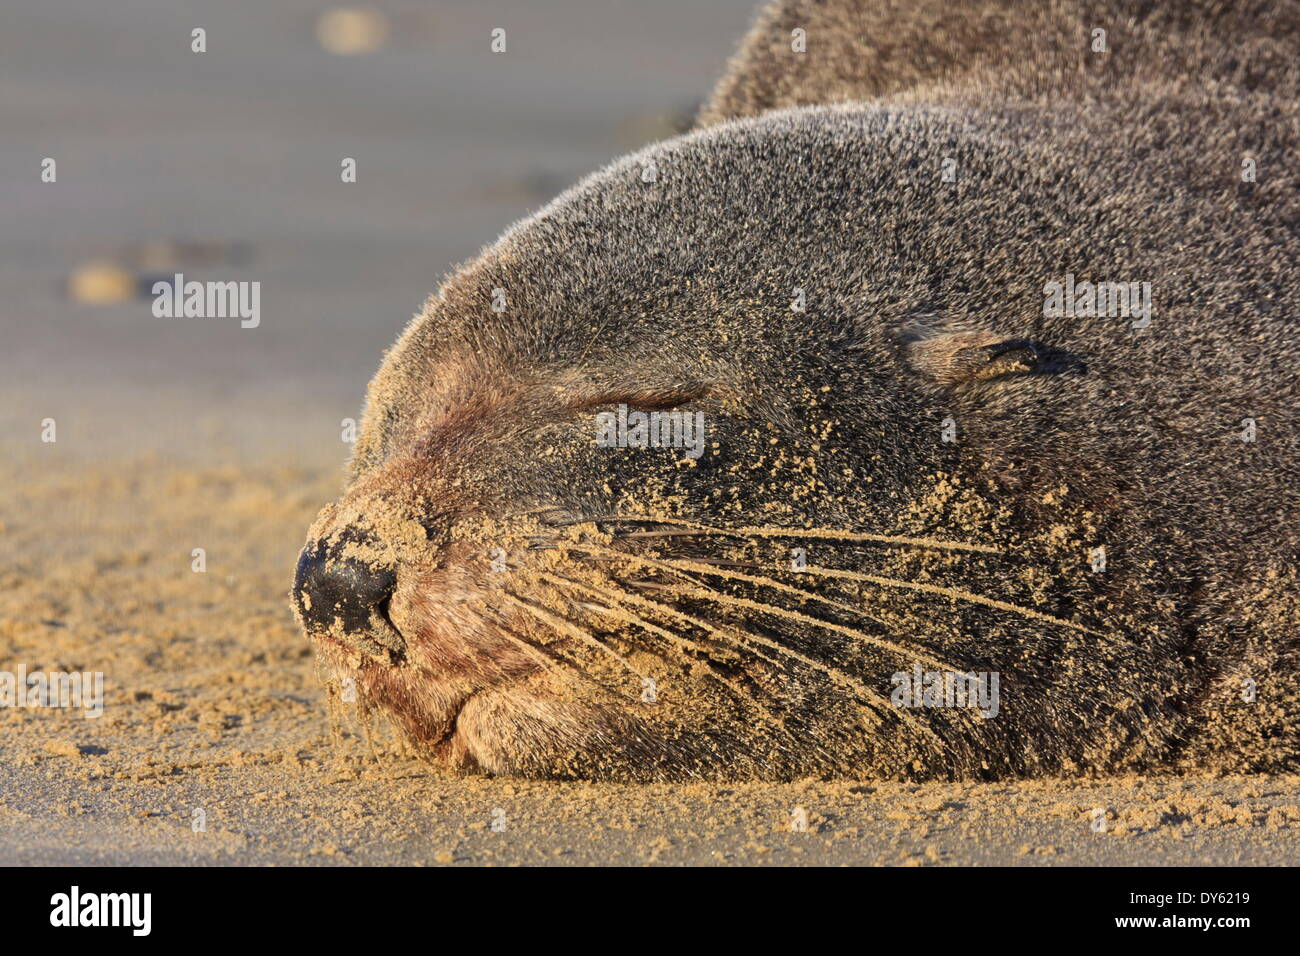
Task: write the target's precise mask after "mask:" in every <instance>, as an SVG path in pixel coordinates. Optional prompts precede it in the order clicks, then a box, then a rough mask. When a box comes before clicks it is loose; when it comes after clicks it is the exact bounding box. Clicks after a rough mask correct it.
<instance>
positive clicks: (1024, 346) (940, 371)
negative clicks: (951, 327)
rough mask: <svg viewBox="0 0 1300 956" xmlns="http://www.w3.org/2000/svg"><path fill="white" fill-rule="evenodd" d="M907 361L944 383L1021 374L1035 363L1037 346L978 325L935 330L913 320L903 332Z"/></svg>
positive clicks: (1032, 368) (975, 380)
mask: <svg viewBox="0 0 1300 956" xmlns="http://www.w3.org/2000/svg"><path fill="white" fill-rule="evenodd" d="M902 345H903V349H904V352H905V354H906V357H907V361H908V363H909V364H910V365H911V366H912V367H913V368H915V369H916V370H917V371H919V372H921V373H922V374H924V375H926V376H928V377H929V378H932V379H934V380H935V381H936V382H940V383H942V384H944V385H958V384H961V383H963V382H984V381H988V380H989V379H991V378H1001V377H1002V376H1004V375H1023V374H1026V373H1028V372H1032V371H1033V370H1034V369H1036V368H1037V367H1038V364H1039V359H1040V358H1041V356H1040V353H1039V350H1038V348H1037V346H1035V345H1034V344H1033V343H1032V342H1029V341H1027V340H1026V339H1008V338H1005V337H1003V336H1001V335H996V334H994V333H993V332H988V331H985V330H979V329H963V330H960V331H947V332H945V331H937V330H935V329H934V328H933V326H930V325H926V324H923V323H921V322H916V323H913V324H911V325H909V326H908V327H907V329H905V330H904V332H903V335H902Z"/></svg>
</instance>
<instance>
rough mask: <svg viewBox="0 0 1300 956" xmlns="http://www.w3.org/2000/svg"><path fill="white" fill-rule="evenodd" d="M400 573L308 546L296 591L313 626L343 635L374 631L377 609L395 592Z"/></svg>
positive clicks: (301, 609) (302, 611) (301, 610)
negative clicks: (339, 632)
mask: <svg viewBox="0 0 1300 956" xmlns="http://www.w3.org/2000/svg"><path fill="white" fill-rule="evenodd" d="M396 586H397V575H396V574H395V573H394V572H393V571H392V570H391V569H389V568H382V567H380V568H376V567H372V566H370V565H368V564H364V563H363V562H361V561H355V560H353V559H351V558H340V557H334V556H331V555H330V554H329V553H328V552H327V551H326V550H325V549H324V548H321V547H319V546H318V547H312V546H310V545H309V546H308V547H307V548H304V549H303V552H302V555H301V556H300V557H299V558H298V572H297V574H296V575H295V576H294V584H293V594H294V601H295V602H296V603H297V605H298V611H299V613H300V614H302V619H303V621H304V623H306V624H307V626H308V627H309V628H314V629H319V630H322V631H330V632H337V631H339V630H340V629H341V630H342V632H343V634H342V635H341V636H351V635H367V634H372V633H373V632H374V630H375V628H376V622H375V620H374V617H375V610H376V608H378V607H379V606H380V605H382V604H383V603H384V602H385V601H387V600H388V598H389V597H390V596H391V595H392V593H393V589H394V588H396Z"/></svg>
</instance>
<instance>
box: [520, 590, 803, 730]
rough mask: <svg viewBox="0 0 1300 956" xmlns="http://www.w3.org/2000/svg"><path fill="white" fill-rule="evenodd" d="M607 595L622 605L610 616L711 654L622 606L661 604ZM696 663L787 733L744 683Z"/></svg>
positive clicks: (708, 664) (772, 724)
mask: <svg viewBox="0 0 1300 956" xmlns="http://www.w3.org/2000/svg"><path fill="white" fill-rule="evenodd" d="M543 577H544V578H545V579H547V580H550V581H552V582H553V583H555V584H557V585H561V586H563V585H568V586H571V587H573V588H575V589H576V590H579V591H583V592H586V593H598V592H597V591H596V590H595V589H594V588H589V587H587V586H586V585H583V584H580V583H579V582H577V581H574V580H573V579H571V578H565V577H558V576H554V575H543ZM606 596H607V597H609V598H611V599H612V600H613V601H614V603H616V604H619V605H620V608H619V610H614V609H613V608H606V609H605V610H606V611H608V612H609V613H610V614H613V615H616V616H623V617H626V619H627V620H630V621H632V622H633V623H635V624H636V625H637V626H638V627H641V628H643V629H644V630H646V631H648V632H650V633H651V634H654V635H656V636H658V637H661V638H663V639H664V640H666V641H668V642H669V643H671V644H673V645H674V646H675V647H683V646H684V647H686V648H687V649H688V650H694V651H696V652H697V653H702V654H707V653H708V648H706V647H704V646H702V645H700V644H698V643H696V642H695V641H692V640H690V639H688V638H684V637H682V636H681V635H680V634H676V633H674V632H672V631H669V630H667V629H666V628H662V627H660V626H659V625H657V624H655V623H653V622H651V621H647V620H646V619H645V618H643V617H641V616H640V615H639V614H635V613H633V612H632V611H629V610H627V608H626V607H623V606H622V605H624V604H625V603H631V604H634V605H646V604H649V605H651V606H652V607H655V608H657V609H662V605H660V604H659V603H658V602H656V601H650V600H649V599H646V598H642V597H640V596H639V595H635V594H629V593H626V592H619V593H618V594H617V595H614V594H609V595H606ZM693 662H694V663H697V664H700V665H703V667H704V668H705V672H706V673H707V674H708V676H709V677H711V678H713V679H714V680H715V681H717V682H718V683H720V684H722V685H723V686H724V687H726V688H727V689H728V690H730V691H731V692H732V693H733V694H735V695H736V696H737V697H739V698H741V699H742V700H744V701H745V702H746V703H748V704H749V705H750V706H751V707H752V708H753V709H754V711H755V712H756V713H757V714H758V715H759V717H760V718H761V719H762V720H763V721H764V722H766V723H767V724H769V725H770V726H772V727H773V728H775V729H777V730H779V731H781V732H782V733H785V732H786V729H785V728H784V727H783V726H781V724H780V723H779V722H777V720H776V719H775V718H773V717H772V716H771V714H770V713H769V712H768V708H767V707H765V706H764V705H763V704H762V703H761V702H760V701H758V700H756V699H755V698H754V696H753V695H752V694H751V693H750V692H749V690H748V689H747V688H745V686H744V685H743V684H741V683H740V682H739V681H737V680H734V679H733V678H730V677H728V676H726V675H725V674H722V673H719V671H718V669H717V668H716V667H714V666H713V664H711V663H710V662H708V661H693Z"/></svg>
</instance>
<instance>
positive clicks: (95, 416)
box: [0, 0, 755, 462]
mask: <svg viewBox="0 0 1300 956" xmlns="http://www.w3.org/2000/svg"><path fill="white" fill-rule="evenodd" d="M754 6H755V4H754V3H753V2H752V0H708V2H707V3H699V2H697V0H655V2H653V3H648V2H644V0H640V2H638V0H441V2H433V0H429V2H415V0H391V2H385V3H378V4H374V5H371V6H364V7H339V6H334V5H331V4H330V3H328V2H324V0H112V2H107V3H106V2H103V0H27V2H23V0H3V3H0V10H2V11H3V12H2V15H0V20H2V25H0V129H2V130H3V136H2V137H0V170H3V177H0V425H2V426H3V446H0V447H3V449H4V451H5V453H6V455H7V456H8V457H9V459H10V461H11V462H14V461H15V460H16V459H17V460H21V459H23V458H26V456H27V455H28V454H37V455H39V454H44V453H45V452H44V451H42V445H41V443H40V423H41V421H42V420H43V419H46V418H54V419H55V420H56V422H57V424H58V453H59V457H60V458H61V459H63V460H64V461H65V462H66V461H69V460H71V459H75V458H77V457H80V456H92V457H94V458H97V459H101V460H102V459H104V458H106V457H107V458H121V457H135V456H138V455H140V454H146V453H157V454H159V455H163V456H174V457H176V458H178V459H185V458H190V457H193V456H198V457H199V458H200V459H202V458H205V457H208V456H212V455H220V456H221V457H222V459H223V460H228V459H229V458H232V457H233V458H240V457H244V456H252V457H256V456H258V455H262V454H264V453H265V452H266V450H267V449H274V451H275V452H276V453H277V455H283V454H286V453H289V454H300V455H302V456H304V457H305V459H310V460H312V461H321V462H324V461H330V460H333V459H337V460H338V461H339V462H341V461H342V460H343V459H344V458H345V457H346V455H347V452H348V449H347V448H346V446H344V445H342V444H341V443H340V438H339V430H340V428H339V422H340V420H341V419H342V418H344V417H347V416H356V415H357V413H358V411H359V408H360V403H361V399H362V395H363V390H364V387H365V384H366V382H367V380H368V379H369V377H370V376H371V375H372V374H373V372H374V370H375V369H376V368H377V366H378V364H379V361H380V358H381V353H382V351H383V349H384V348H386V347H387V346H388V345H389V344H390V343H391V342H392V341H393V339H394V338H395V337H396V335H397V334H398V332H399V331H400V330H401V328H402V327H403V325H404V324H405V323H406V321H407V320H408V319H409V318H410V316H411V315H412V314H413V313H414V312H416V311H417V310H418V309H419V308H420V305H421V303H422V302H423V300H424V299H425V297H426V296H427V295H429V294H430V293H431V292H433V291H434V290H435V289H436V288H437V286H438V284H439V282H440V281H441V279H442V277H443V276H444V275H445V274H446V273H447V271H448V270H449V269H451V268H452V267H453V266H454V265H456V264H457V263H459V262H462V261H464V260H465V259H467V258H470V257H472V256H473V255H474V254H475V253H476V252H477V251H478V250H479V249H480V248H481V247H482V246H483V245H484V244H485V243H488V242H491V241H492V240H493V238H494V237H495V236H496V235H497V234H499V233H500V232H501V231H502V229H504V228H505V227H506V226H507V225H508V224H510V223H511V222H513V221H514V220H515V219H517V218H519V217H520V216H523V215H525V214H527V213H528V212H529V211H531V210H533V209H536V208H537V207H539V206H540V205H543V204H544V203H545V202H546V201H548V200H549V199H550V198H552V197H553V196H554V195H555V194H556V193H558V192H559V191H561V190H562V189H563V188H565V187H567V186H569V185H571V184H572V183H574V182H576V181H577V180H579V179H580V178H582V177H583V176H584V175H585V174H587V173H589V172H591V171H594V170H595V169H597V168H599V167H600V166H602V165H603V164H605V163H606V162H608V161H610V160H611V159H613V158H615V157H616V156H618V155H620V154H622V153H625V152H627V151H629V150H632V149H635V148H637V147H639V146H641V145H643V144H645V143H647V142H651V141H654V140H657V139H661V138H663V137H665V136H669V135H672V134H673V133H675V132H677V131H679V130H681V129H682V128H684V127H686V126H687V125H689V123H690V120H691V117H692V114H693V112H694V110H695V109H696V107H697V106H698V104H699V102H700V101H701V99H702V98H703V97H704V96H705V95H706V94H707V92H708V91H709V89H710V87H711V86H712V84H713V83H714V81H715V80H716V79H717V77H718V76H719V75H720V73H721V71H722V69H723V66H724V64H725V62H726V59H727V57H728V56H729V55H730V54H731V52H732V51H733V49H734V48H735V46H736V44H737V42H738V41H739V39H740V37H741V36H742V35H743V33H744V31H745V29H746V27H747V26H748V24H749V21H750V18H751V16H752V14H753V10H754ZM196 28H202V29H203V30H204V31H205V34H206V36H205V40H206V51H205V52H194V51H193V50H192V49H191V45H192V42H193V41H192V31H193V30H194V29H196ZM496 28H501V29H503V30H505V38H506V51H505V52H504V53H494V52H492V49H491V39H492V36H491V35H492V31H493V30H494V29H496ZM47 157H48V158H52V159H54V160H55V162H56V175H57V179H56V181H55V182H53V183H46V182H42V179H41V172H42V163H43V161H44V160H45V159H46V158H47ZM344 157H352V158H355V160H356V163H357V181H356V182H355V183H343V182H342V181H341V177H340V173H341V166H340V164H341V162H342V160H343V158H344ZM176 272H182V273H184V275H185V277H186V279H187V280H199V281H205V280H216V281H230V280H235V281H260V282H261V284H262V285H261V324H260V326H259V327H258V328H254V329H243V328H241V327H240V323H239V321H238V320H237V319H220V318H204V319H194V318H191V319H183V318H174V319H173V318H156V317H155V316H154V315H153V314H152V298H153V297H152V294H151V292H150V291H149V288H150V285H151V284H152V281H154V280H156V279H160V278H167V279H169V278H170V277H171V276H172V275H173V274H174V273H176Z"/></svg>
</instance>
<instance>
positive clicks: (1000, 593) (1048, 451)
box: [294, 0, 1300, 780]
mask: <svg viewBox="0 0 1300 956" xmlns="http://www.w3.org/2000/svg"><path fill="white" fill-rule="evenodd" d="M1297 24H1300V16H1297V12H1296V8H1295V6H1294V5H1293V4H1289V3H1288V4H1281V5H1268V6H1267V7H1265V6H1263V5H1261V6H1259V7H1258V8H1255V7H1251V6H1249V5H1247V6H1236V5H1234V6H1232V7H1231V8H1229V7H1228V6H1226V5H1218V4H1208V3H1206V4H1197V3H1192V4H1186V3H1180V4H1172V3H1171V4H1149V3H1147V4H1126V3H1118V2H1112V3H1083V4H1062V3H1042V4H1027V3H1026V4H1021V3H1016V4H999V3H977V4H972V5H966V6H964V7H963V8H962V9H960V10H950V9H949V8H948V7H947V6H946V5H943V4H939V3H937V2H936V3H927V2H921V3H917V4H911V5H909V6H908V7H907V8H906V9H905V10H904V9H899V8H896V7H894V6H893V5H889V4H884V3H874V2H856V3H854V2H847V0H833V2H829V3H818V4H813V3H807V4H804V3H783V4H776V5H774V6H771V7H769V8H766V9H765V10H764V11H763V12H762V13H761V14H760V15H759V17H758V20H757V21H756V23H755V25H754V27H753V29H752V31H751V33H750V35H749V37H748V38H747V39H746V40H745V42H744V43H743V45H742V48H741V51H740V53H739V54H738V55H737V57H736V58H735V59H734V60H733V62H732V64H731V66H730V67H729V69H728V71H727V73H726V75H725V77H724V79H723V81H722V82H721V84H720V85H719V87H718V90H717V91H716V92H715V94H714V96H713V97H712V99H711V100H710V102H709V103H708V104H707V105H706V106H705V108H704V110H703V111H702V113H701V117H700V123H699V128H698V129H697V130H695V131H693V132H691V133H689V134H687V135H685V136H683V137H680V138H677V139H674V140H669V141H667V142H664V143H661V144H657V145H655V146H652V147H649V148H647V149H645V150H643V151H641V152H639V153H637V154H634V155H632V156H629V157H627V158H625V159H623V160H621V161H619V162H617V163H615V164H613V165H612V166H610V167H608V168H607V169H605V170H602V171H600V172H599V173H597V174H595V175H593V176H592V177H590V178H589V179H587V180H586V181H584V182H583V183H581V184H579V185H578V186H576V187H575V188H573V189H571V190H569V191H568V192H566V193H564V194H563V195H561V196H560V197H558V198H557V199H556V200H555V201H554V202H552V203H551V204H550V205H549V206H547V207H546V208H544V209H543V210H541V211H540V212H538V213H537V214H536V215H534V216H532V217H531V218H529V219H527V220H524V221H523V222H521V223H519V224H517V225H516V226H514V227H512V228H511V229H510V230H509V231H507V232H506V233H505V234H504V235H503V236H502V238H501V239H500V240H499V241H498V242H497V243H496V244H495V245H493V246H492V247H490V248H489V249H487V250H485V251H484V253H483V254H482V255H481V256H480V257H479V258H478V259H477V260H476V261H474V262H472V263H470V264H469V265H467V266H466V267H464V268H462V269H460V270H459V271H458V272H456V273H455V274H454V275H452V276H450V277H449V278H448V279H447V280H446V282H445V283H444V284H443V286H442V288H441V289H440V290H439V292H438V293H437V294H436V295H435V296H434V297H433V298H431V299H430V301H429V302H428V303H427V305H426V307H425V309H424V310H423V311H422V313H421V314H420V315H418V316H417V317H416V318H415V319H414V320H413V321H412V323H411V324H410V326H408V328H407V330H406V331H405V333H404V334H403V336H402V337H401V339H400V340H399V341H398V343H397V345H396V346H395V347H394V348H393V349H392V350H391V351H390V352H389V354H388V355H387V356H386V358H385V361H384V364H383V366H382V368H381V369H380V371H379V373H378V374H377V375H376V377H375V380H374V381H373V382H372V384H371V387H370V391H369V394H368V396H367V401H366V408H365V414H364V419H363V423H362V435H361V439H360V441H359V443H358V445H357V449H356V453H355V456H354V460H353V462H352V465H351V473H350V480H349V484H348V487H347V489H346V490H345V493H344V494H343V496H342V497H341V498H340V500H339V501H338V502H336V503H334V504H332V505H330V506H328V507H327V508H325V509H324V511H322V513H321V515H320V517H319V518H318V519H317V521H316V523H315V524H314V525H313V527H312V529H311V531H310V532H309V538H308V543H307V546H306V547H305V548H304V551H303V555H302V558H301V559H300V562H299V568H298V575H297V580H296V582H295V602H294V603H295V608H296V610H297V612H298V614H299V616H300V619H301V620H302V622H303V624H304V626H305V628H306V630H307V632H308V633H309V635H311V636H312V638H313V639H314V640H315V642H316V645H317V648H318V652H319V654H320V657H321V659H322V661H323V662H324V663H325V665H326V667H327V670H328V672H329V673H330V674H331V675H332V676H331V679H336V680H351V681H354V682H355V686H356V687H357V689H358V691H359V693H360V699H361V701H362V703H363V704H364V706H366V707H367V708H368V709H370V710H374V711H379V712H381V713H383V714H385V715H387V716H388V717H390V718H391V719H392V720H393V721H394V722H395V723H396V724H397V725H398V726H399V727H400V728H401V729H402V731H403V732H404V733H405V734H406V735H407V737H408V738H409V739H410V740H411V741H412V742H413V743H414V744H415V745H416V746H418V747H419V748H421V749H423V750H425V751H426V752H428V753H429V754H431V755H433V756H435V757H437V758H438V759H441V760H443V761H445V762H447V763H449V764H451V765H453V766H457V767H462V768H467V769H477V770H483V771H487V772H492V773H504V774H522V775H530V776H557V777H558V776H578V777H589V778H598V779H636V780H651V779H684V778H691V777H703V778H712V779H741V778H754V777H761V778H769V779H783V778H791V777H797V776H806V775H854V776H892V777H899V776H944V777H990V776H998V775H1024V774H1039V773H1073V772H1090V773H1101V772H1117V771H1123V770H1145V771H1151V770H1158V769H1176V768H1180V767H1183V768H1188V767H1190V768H1201V769H1204V768H1212V769H1221V770H1223V769H1233V770H1244V769H1278V768H1287V767H1294V766H1295V764H1296V761H1297V753H1298V752H1300V743H1298V741H1297V731H1296V729H1295V728H1296V727H1297V726H1298V725H1300V724H1298V718H1300V692H1298V691H1297V683H1296V676H1297V666H1296V664H1297V647H1296V637H1295V633H1296V629H1295V624H1296V623H1297V618H1300V604H1298V601H1297V597H1296V588H1295V583H1296V573H1297V572H1296V565H1297V550H1298V549H1300V527H1298V526H1297V518H1296V514H1297V507H1296V506H1297V504H1300V501H1298V500H1297V499H1298V498H1300V473H1298V472H1300V432H1298V431H1297V424H1298V423H1297V422H1296V408H1297V400H1298V399H1300V371H1298V370H1297V359H1298V358H1300V356H1298V355H1297V351H1298V350H1297V347H1296V345H1295V340H1294V334H1293V323H1294V321H1295V317H1296V306H1297V302H1298V301H1300V280H1298V279H1297V272H1296V268H1295V267H1296V265H1297V262H1298V261H1300V255H1298V253H1300V239H1298V238H1297V223H1298V222H1300V217H1298V216H1297V212H1298V211H1300V204H1298V202H1297V198H1296V197H1297V192H1296V182H1295V164H1294V159H1295V156H1296V155H1297V149H1296V147H1297V141H1298V139H1300V126H1298V125H1297V113H1296V80H1297V67H1296V63H1297V62H1300V57H1297V56H1296V54H1297V53H1298V52H1300V42H1298V41H1297V31H1298V30H1300V27H1298V26H1297ZM1097 30H1102V31H1104V33H1103V34H1102V35H1101V36H1100V37H1099V35H1098V34H1096V32H1095V31H1097ZM799 31H802V33H800V32H799ZM1099 41H1100V42H1099Z"/></svg>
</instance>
